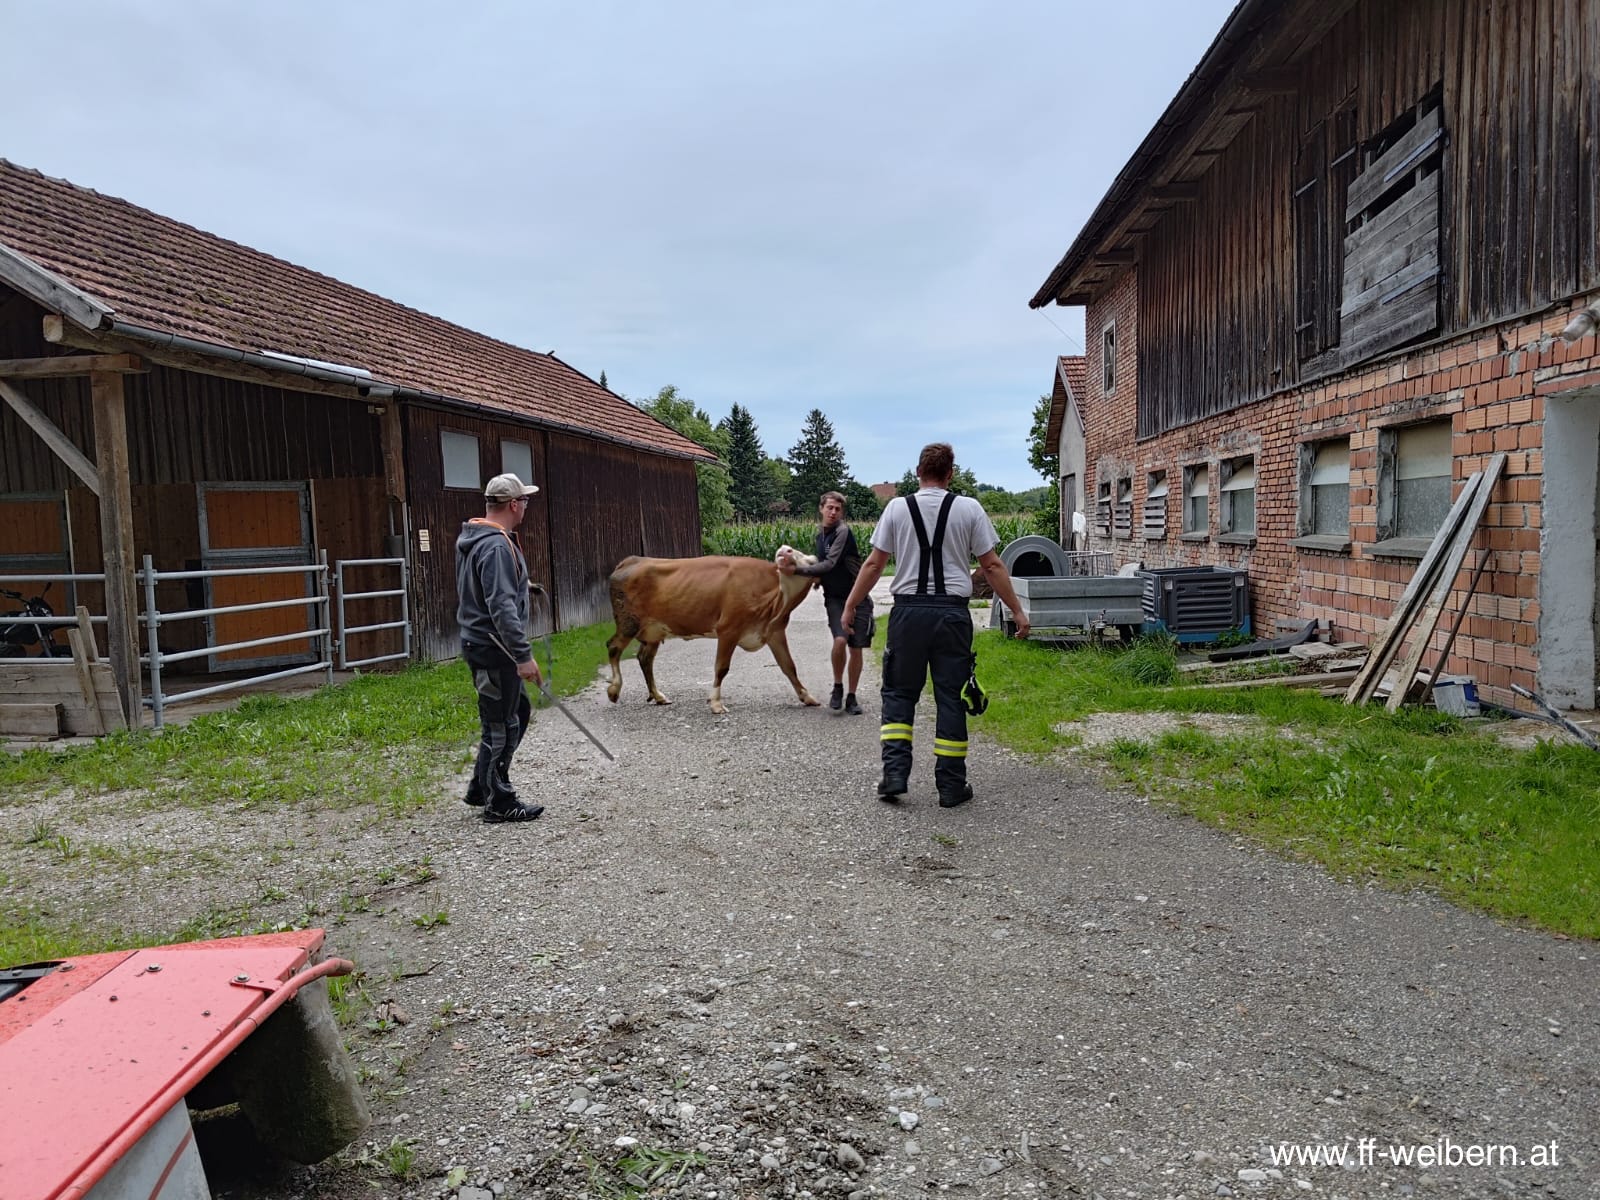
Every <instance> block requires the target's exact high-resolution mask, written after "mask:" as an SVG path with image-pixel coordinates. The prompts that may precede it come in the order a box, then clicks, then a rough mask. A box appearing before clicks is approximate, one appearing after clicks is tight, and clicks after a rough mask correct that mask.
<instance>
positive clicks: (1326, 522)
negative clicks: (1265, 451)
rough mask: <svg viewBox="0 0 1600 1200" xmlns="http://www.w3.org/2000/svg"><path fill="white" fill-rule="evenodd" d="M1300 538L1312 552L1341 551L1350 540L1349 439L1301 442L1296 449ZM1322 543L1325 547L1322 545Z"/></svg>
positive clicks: (1346, 546)
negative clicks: (1298, 460)
mask: <svg viewBox="0 0 1600 1200" xmlns="http://www.w3.org/2000/svg"><path fill="white" fill-rule="evenodd" d="M1297 525H1298V528H1299V535H1300V537H1302V538H1311V539H1315V541H1313V542H1312V543H1310V548H1312V549H1327V550H1343V549H1347V548H1348V546H1349V541H1350V439H1349V438H1347V437H1342V438H1329V439H1328V440H1327V441H1325V442H1303V443H1301V446H1300V513H1299V520H1298V522H1297ZM1324 543H1325V544H1324Z"/></svg>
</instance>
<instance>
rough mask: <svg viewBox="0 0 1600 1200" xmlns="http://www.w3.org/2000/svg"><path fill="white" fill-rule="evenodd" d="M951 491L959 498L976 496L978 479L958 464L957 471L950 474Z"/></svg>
mask: <svg viewBox="0 0 1600 1200" xmlns="http://www.w3.org/2000/svg"><path fill="white" fill-rule="evenodd" d="M950 490H951V491H952V492H954V493H955V494H956V495H958V496H976V495H977V494H978V477H977V476H976V475H974V474H973V473H972V472H971V471H969V470H967V468H966V467H963V466H962V465H961V464H960V463H957V464H956V468H955V470H954V471H952V472H951V474H950Z"/></svg>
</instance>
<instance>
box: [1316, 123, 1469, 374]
mask: <svg viewBox="0 0 1600 1200" xmlns="http://www.w3.org/2000/svg"><path fill="white" fill-rule="evenodd" d="M1413 117H1414V119H1415V123H1414V124H1412V125H1411V127H1410V128H1409V129H1404V131H1403V132H1398V130H1399V129H1401V128H1403V126H1404V124H1405V122H1406V121H1411V120H1412V119H1413ZM1390 129H1391V130H1396V131H1397V132H1394V133H1385V134H1384V135H1383V136H1382V137H1381V138H1380V139H1379V140H1378V142H1377V147H1376V153H1375V154H1374V155H1373V156H1372V160H1371V161H1370V162H1369V163H1368V164H1367V166H1366V168H1365V169H1364V170H1363V171H1362V172H1361V174H1359V175H1358V176H1356V178H1355V180H1354V181H1353V182H1352V183H1351V184H1350V194H1349V199H1348V202H1347V204H1346V209H1345V216H1346V222H1347V226H1348V228H1349V230H1350V233H1349V235H1348V236H1347V237H1346V238H1345V242H1344V300H1343V303H1342V305H1341V309H1340V343H1341V353H1340V358H1341V362H1342V363H1343V364H1345V365H1349V364H1352V363H1357V362H1360V361H1362V360H1363V359H1366V358H1370V357H1372V355H1374V354H1377V353H1379V352H1380V351H1383V350H1387V349H1389V348H1390V347H1392V346H1399V345H1402V344H1404V343H1405V342H1409V341H1411V340H1412V339H1413V338H1416V337H1419V336H1421V335H1422V334H1425V333H1431V332H1432V331H1433V330H1435V329H1437V328H1438V327H1439V196H1440V187H1439V181H1440V173H1439V166H1440V163H1441V162H1442V160H1443V147H1444V127H1443V123H1442V121H1441V116H1440V112H1439V107H1438V100H1437V99H1436V98H1435V99H1432V100H1430V101H1426V102H1424V104H1423V105H1421V106H1419V109H1418V110H1416V111H1414V113H1412V114H1408V115H1407V117H1405V118H1403V119H1402V121H1400V122H1396V124H1395V125H1394V126H1391V127H1390Z"/></svg>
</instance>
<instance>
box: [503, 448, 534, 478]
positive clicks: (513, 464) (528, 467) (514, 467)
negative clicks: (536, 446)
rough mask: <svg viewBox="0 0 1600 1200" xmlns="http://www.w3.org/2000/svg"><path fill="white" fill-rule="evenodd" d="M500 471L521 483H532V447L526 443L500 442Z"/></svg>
mask: <svg viewBox="0 0 1600 1200" xmlns="http://www.w3.org/2000/svg"><path fill="white" fill-rule="evenodd" d="M500 469H501V470H502V471H504V472H506V473H507V474H509V475H515V476H516V477H517V478H518V479H520V480H522V482H523V483H532V482H533V481H534V480H533V447H532V446H530V445H528V443H527V442H501V443H500Z"/></svg>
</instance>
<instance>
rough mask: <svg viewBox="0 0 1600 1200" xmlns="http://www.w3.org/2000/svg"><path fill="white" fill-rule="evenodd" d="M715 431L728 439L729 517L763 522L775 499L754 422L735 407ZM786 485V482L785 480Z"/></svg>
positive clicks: (771, 476)
mask: <svg viewBox="0 0 1600 1200" xmlns="http://www.w3.org/2000/svg"><path fill="white" fill-rule="evenodd" d="M717 428H718V429H719V430H721V431H722V432H723V434H725V435H726V437H727V439H728V453H727V458H726V461H727V464H728V477H729V486H728V499H729V500H730V501H731V502H732V504H733V515H734V516H735V517H737V518H738V519H739V520H741V521H764V520H766V519H767V517H769V516H770V515H771V513H772V502H773V501H774V500H776V499H777V498H778V489H777V485H776V481H775V480H774V479H773V475H772V471H771V470H770V469H769V468H768V466H767V463H768V461H769V460H768V458H767V455H766V452H765V451H764V450H762V448H761V437H760V435H759V434H758V433H757V432H756V422H755V418H754V417H752V416H751V415H750V410H749V409H748V408H746V407H745V406H744V405H742V404H735V405H734V406H733V409H732V411H731V412H729V413H728V415H727V417H726V418H724V419H723V420H721V421H719V422H718V423H717ZM785 482H787V479H785Z"/></svg>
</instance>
